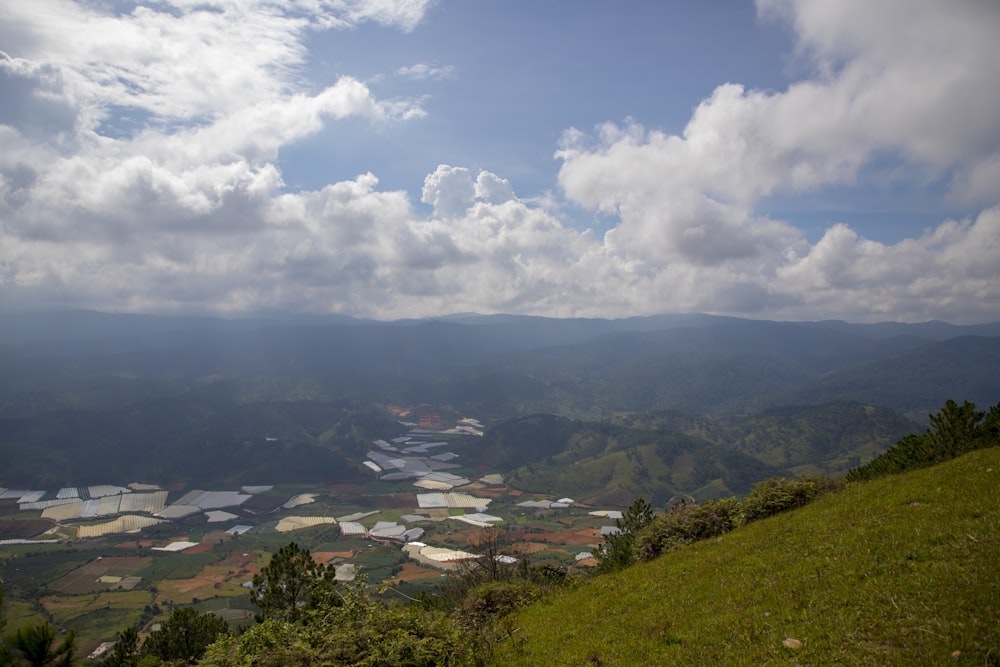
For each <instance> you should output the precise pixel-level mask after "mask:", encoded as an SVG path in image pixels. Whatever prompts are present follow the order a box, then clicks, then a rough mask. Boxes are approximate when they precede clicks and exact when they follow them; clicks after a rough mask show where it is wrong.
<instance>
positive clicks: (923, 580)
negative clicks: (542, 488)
mask: <svg viewBox="0 0 1000 667" xmlns="http://www.w3.org/2000/svg"><path fill="white" fill-rule="evenodd" d="M998 475H1000V448H997V447H993V448H990V449H985V450H980V451H977V452H973V453H971V454H967V455H965V456H962V457H960V458H958V459H956V460H954V461H950V462H948V463H944V464H940V465H938V466H935V467H932V468H927V469H923V470H918V471H913V472H910V473H906V474H902V475H896V476H892V477H890V478H885V479H881V480H878V481H875V482H867V483H859V484H854V485H851V486H849V487H848V488H847V489H846V490H844V491H842V492H840V493H836V494H831V495H828V496H825V497H823V498H821V499H819V500H817V501H816V502H814V503H813V504H811V505H809V506H807V507H804V508H801V509H799V510H795V511H793V512H788V513H784V514H781V515H778V516H774V517H771V518H769V519H766V520H763V521H760V522H756V523H753V524H750V525H748V526H745V527H743V528H740V529H737V530H735V531H733V532H731V533H728V534H726V535H725V536H724V537H722V538H719V539H718V540H708V541H705V542H700V543H697V544H693V545H690V546H688V547H685V548H682V549H680V550H678V551H675V552H672V553H669V554H666V555H664V556H662V557H660V558H659V559H658V560H655V561H652V562H649V563H645V564H640V565H636V566H633V567H630V568H627V569H626V570H624V571H621V572H619V573H615V574H611V575H607V576H602V577H598V578H596V579H593V580H591V581H589V582H587V583H585V584H584V585H581V586H578V587H576V588H575V589H573V590H571V591H569V592H567V593H565V594H562V595H559V596H557V597H555V598H552V599H548V600H546V601H544V602H543V603H541V604H536V605H532V606H530V607H528V608H526V609H525V610H524V611H523V612H521V613H520V614H519V615H518V616H517V617H515V618H514V619H513V620H512V621H511V622H510V623H509V624H508V625H509V628H510V636H509V637H508V638H507V640H505V641H504V642H503V643H502V644H501V647H500V651H499V653H498V654H497V655H496V656H494V659H493V664H497V665H608V666H611V665H708V664H712V665H761V664H801V665H827V664H850V665H913V664H945V663H948V664H960V665H962V664H968V665H984V664H985V665H990V664H996V663H997V656H998V655H1000V622H998V621H1000V578H998V577H997V569H996V562H997V559H998V557H1000V483H998Z"/></svg>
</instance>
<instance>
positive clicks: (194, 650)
mask: <svg viewBox="0 0 1000 667" xmlns="http://www.w3.org/2000/svg"><path fill="white" fill-rule="evenodd" d="M228 632H229V624H228V623H226V621H224V620H223V619H221V618H219V617H218V616H213V615H211V614H200V613H198V611H197V610H195V609H193V608H191V607H182V608H180V609H174V610H173V612H171V613H170V617H169V618H168V619H167V620H166V621H165V622H164V623H163V625H162V626H160V629H159V630H156V631H155V632H153V633H152V634H150V635H149V637H147V638H146V641H144V642H143V644H142V653H143V655H151V656H154V657H156V658H158V659H159V660H161V661H164V662H180V663H184V664H189V665H192V664H195V662H197V660H198V659H199V658H201V657H202V656H203V655H204V654H205V649H206V648H208V646H209V645H210V644H212V642H214V641H215V640H216V639H217V638H218V637H219V635H224V634H227V633H228ZM123 638H124V633H123ZM123 664H129V663H127V662H126V663H123Z"/></svg>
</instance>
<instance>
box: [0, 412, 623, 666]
mask: <svg viewBox="0 0 1000 667" xmlns="http://www.w3.org/2000/svg"><path fill="white" fill-rule="evenodd" d="M470 437H471V438H475V437H476V436H468V435H463V436H458V437H456V436H455V435H454V434H445V435H442V434H440V433H438V432H433V431H428V430H426V429H425V430H423V431H421V432H418V433H417V434H416V435H411V436H409V439H408V440H407V439H405V438H400V439H398V440H399V442H396V443H395V444H390V443H388V442H386V441H384V440H380V441H376V443H374V446H373V448H372V450H373V452H374V453H381V454H382V456H381V457H379V460H380V461H381V462H382V463H383V464H385V467H383V466H382V465H379V466H378V467H379V468H380V470H379V473H381V474H379V473H376V472H375V471H374V469H372V467H371V466H369V469H371V470H372V474H371V478H370V479H369V480H367V481H366V482H363V483H349V484H344V483H337V484H330V485H315V484H313V485H295V484H284V485H277V486H275V485H264V484H262V485H257V486H254V487H243V488H242V489H240V490H238V491H237V490H232V489H230V490H224V489H223V490H205V489H186V488H171V489H170V490H169V492H168V491H167V490H166V489H162V490H161V489H155V490H153V489H150V488H149V485H142V486H141V490H133V491H131V492H129V491H122V492H121V493H117V494H114V495H110V496H101V497H99V498H98V499H97V502H94V499H87V500H84V499H74V500H72V503H76V504H75V505H74V504H71V503H65V504H61V505H58V506H54V507H51V508H45V509H36V510H30V511H24V512H17V513H12V512H11V513H8V514H7V515H6V516H5V517H4V518H3V523H2V524H0V529H3V530H4V531H5V535H4V537H5V538H6V537H17V538H22V539H21V540H18V541H28V538H36V539H38V540H41V539H42V538H51V537H52V536H55V540H56V541H52V542H50V541H48V540H46V541H44V542H43V541H34V542H30V541H29V543H27V544H25V543H14V542H13V540H11V541H10V543H7V544H4V545H3V546H0V559H2V562H0V574H2V576H3V581H4V582H5V590H6V592H7V600H8V605H7V606H8V610H7V612H8V617H9V619H10V626H11V627H12V628H17V627H19V626H21V625H24V624H27V623H33V622H37V621H38V620H39V619H40V618H45V619H48V620H50V621H51V622H53V623H54V624H56V625H57V627H60V628H73V629H75V630H76V631H77V632H78V634H79V636H80V639H81V648H82V649H84V650H85V651H88V652H89V651H90V650H92V649H94V648H95V647H96V646H98V645H99V644H100V643H101V642H102V641H107V640H111V639H113V638H114V637H115V634H116V632H118V631H119V630H121V629H122V628H124V627H127V626H130V625H135V626H140V627H142V628H144V629H148V628H149V627H150V626H151V625H152V624H153V623H156V622H158V621H162V620H164V619H165V618H166V616H167V615H168V614H169V613H170V610H171V609H173V608H175V607H178V606H188V605H191V606H195V607H196V608H198V609H200V610H202V611H212V612H214V613H217V614H219V615H221V616H222V617H223V618H225V619H227V620H228V621H230V622H231V623H233V624H237V625H239V624H244V623H248V622H251V619H252V615H253V605H252V604H251V603H250V601H249V596H248V590H247V587H246V586H247V584H248V582H249V581H250V580H251V579H252V578H253V575H254V574H256V573H257V572H259V571H260V569H261V567H263V566H264V565H265V564H266V563H267V562H268V560H269V558H270V555H271V554H272V553H274V552H275V551H277V549H278V548H280V547H281V546H283V545H285V544H287V543H288V542H289V541H293V540H294V541H296V542H298V543H299V544H300V545H301V546H303V547H305V548H308V549H310V550H311V551H312V552H313V554H314V557H315V558H316V559H317V560H319V561H321V562H326V563H330V564H332V565H335V566H341V567H338V575H340V574H341V573H344V576H345V577H347V576H349V575H348V573H350V576H353V573H354V571H355V569H357V570H359V571H361V572H364V573H365V574H366V575H367V576H368V579H369V581H373V582H377V581H384V582H386V583H388V584H390V588H389V593H388V595H397V594H400V595H406V596H409V597H413V596H415V595H417V594H418V593H419V592H420V591H422V590H429V587H431V588H432V587H435V586H437V585H438V584H439V583H440V582H441V581H442V578H443V577H447V576H448V572H449V571H450V570H452V569H453V568H454V564H453V562H451V561H449V560H448V556H447V554H449V553H461V552H464V551H467V550H468V549H469V548H470V546H469V543H470V537H472V536H473V535H474V534H476V533H477V532H478V531H479V530H480V527H481V526H482V525H486V524H485V523H483V521H482V519H484V518H485V519H488V520H493V519H495V520H498V521H500V522H502V523H504V524H505V525H508V526H510V527H511V528H512V529H513V530H514V532H515V534H516V535H517V540H518V544H517V547H516V548H517V551H518V552H519V553H522V554H524V555H528V554H530V555H531V557H532V559H533V560H545V561H548V562H551V563H553V564H558V565H561V566H565V567H580V565H577V558H576V555H577V554H580V553H583V552H588V551H590V550H591V548H592V547H593V545H596V544H597V543H599V542H600V528H601V526H602V525H607V524H608V523H609V522H610V523H613V520H610V521H609V519H608V518H606V517H600V516H593V515H591V514H590V512H591V511H592V510H593V509H595V508H590V507H585V506H582V505H580V504H578V503H569V504H567V503H555V504H556V505H557V507H555V508H552V507H551V505H552V504H553V503H554V501H555V500H556V499H555V498H543V497H540V496H537V495H526V494H523V493H522V492H520V491H517V490H513V489H509V488H508V487H506V486H505V485H504V484H503V479H502V478H501V477H500V476H499V475H497V474H496V472H495V470H485V471H484V470H480V469H477V468H476V467H471V466H466V467H463V465H462V464H461V454H462V453H463V452H464V448H466V447H469V442H470ZM435 439H436V440H438V442H440V443H441V444H440V445H438V446H431V447H427V446H426V445H427V443H430V442H432V440H435ZM442 439H443V440H442ZM407 445H408V446H409V448H410V449H413V450H415V451H409V452H407V451H404V450H405V449H406V446H407ZM444 449H447V450H449V453H450V454H452V456H442V455H441V454H442V453H443V450H444ZM432 457H437V458H438V459H446V460H447V462H445V461H441V460H434V458H432ZM369 460H371V459H369ZM444 468H446V469H447V470H448V472H447V474H443V470H442V469H444ZM380 478H381V479H380ZM105 486H106V487H108V488H109V489H111V488H113V489H126V487H113V485H105ZM415 487H416V488H415ZM428 487H429V488H428ZM435 489H437V490H435ZM93 490H94V491H95V492H97V493H100V492H103V491H107V489H102V488H95V489H93ZM62 491H63V492H65V493H68V492H66V490H65V489H63V490H62ZM33 493H35V495H38V494H37V492H33ZM65 493H64V495H65ZM83 495H89V493H86V492H85V493H84V494H83ZM111 499H113V500H111ZM564 500H566V499H564ZM526 501H534V503H528V505H527V506H525V505H523V504H522V503H525V502H526ZM34 502H39V501H34ZM81 503H82V504H81ZM86 503H91V504H90V505H89V506H88V507H90V508H92V509H91V510H87V511H84V512H83V514H87V515H88V516H87V517H83V516H81V510H82V509H83V508H84V505H85V504H86ZM99 504H100V505H101V510H100V511H101V512H105V509H104V508H106V507H110V506H112V505H115V506H116V507H118V508H119V510H120V508H122V507H125V508H127V511H128V513H127V514H118V515H116V516H108V515H107V514H100V515H99V514H97V507H98V505H99ZM52 510H55V511H52ZM144 510H145V513H143V512H144ZM149 510H152V511H149ZM487 510H488V512H489V514H484V513H483V512H484V511H487ZM45 512H48V513H49V516H50V517H52V516H53V515H54V516H55V517H59V519H58V520H57V519H55V518H42V515H43V514H44V513H45ZM96 516H100V517H101V518H100V519H95V518H94V517H96ZM413 536H417V537H418V538H419V541H420V542H419V543H420V544H426V545H429V546H428V548H429V549H431V550H433V551H434V553H435V554H438V556H435V558H438V560H435V559H434V558H423V557H419V556H416V557H414V558H411V557H409V556H408V555H407V552H406V551H405V550H404V548H403V547H404V545H405V543H406V539H407V538H408V537H413ZM174 549H175V550H174ZM440 554H444V556H440ZM583 562H584V564H586V561H583ZM348 565H350V566H353V567H348V568H346V569H345V568H344V567H343V566H348Z"/></svg>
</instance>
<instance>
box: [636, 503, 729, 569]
mask: <svg viewBox="0 0 1000 667" xmlns="http://www.w3.org/2000/svg"><path fill="white" fill-rule="evenodd" d="M739 523H740V503H739V502H738V501H737V500H736V499H735V498H724V499H721V500H708V501H706V502H703V503H697V504H687V503H684V504H680V505H677V506H675V507H674V508H673V509H671V510H670V511H669V512H668V513H667V514H665V515H663V516H659V517H656V518H655V519H653V520H652V521H651V522H650V523H649V525H648V526H647V527H646V528H645V529H644V530H642V531H641V532H640V533H639V534H638V535H637V536H636V539H635V541H634V548H633V551H634V557H638V558H641V559H643V560H650V559H652V558H655V557H657V556H659V555H660V554H663V553H666V552H668V551H673V550H674V549H676V548H678V547H680V546H683V545H685V544H690V543H692V542H697V541H699V540H706V539H709V538H711V537H718V536H719V535H722V534H723V533H728V532H729V531H730V530H732V529H733V528H735V527H736V526H738V525H739Z"/></svg>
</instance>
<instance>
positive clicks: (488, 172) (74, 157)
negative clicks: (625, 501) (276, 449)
mask: <svg viewBox="0 0 1000 667" xmlns="http://www.w3.org/2000/svg"><path fill="white" fill-rule="evenodd" d="M996 34H1000V6H998V5H996V4H995V3H992V2H982V1H979V0H961V1H956V2H953V3H947V4H945V3H937V2H931V1H930V0H926V1H925V0H919V1H917V0H886V1H885V2H881V3H877V4H875V5H873V4H872V3H868V2H863V1H862V0H808V1H807V0H759V1H758V2H757V3H753V2H736V1H728V0H727V1H721V0H720V1H719V2H710V3H707V2H694V1H684V2H682V1H671V2H666V1H665V2H621V3H609V2H599V1H592V0H533V1H529V0H508V1H505V2H485V1H479V0H462V1H460V0H437V1H434V0H315V1H314V0H284V1H282V2H277V1H275V0H198V1H195V0H157V1H156V2H128V1H124V0H117V1H116V2H100V1H96V0H91V1H80V2H74V1H72V0H35V1H33V2H31V3H24V2H19V1H17V0H0V51H2V54H0V307H7V308H26V307H27V308H50V307H81V308H97V309H102V310H110V311H124V312H129V311H141V312H164V313H174V312H176V313H215V314H220V315H227V316H238V315H244V314H252V313H258V312H310V313H326V312H338V313H345V314H349V315H355V316H360V317H375V318H380V319H395V318H401V317H414V316H434V315H443V314H447V313H451V312H467V311H478V312H508V313H526V314H536V315H548V316H557V317H566V316H600V317H622V316H629V315H638V314H651V313H662V312H689V311H701V312H711V313H720V314H730V315H738V316H746V317H757V318H774V319H827V318H842V319H847V320H854V321H880V320H904V321H922V320H927V319H944V320H949V321H954V322H979V321H987V320H996V319H1000V187H998V186H1000V123H997V122H996V120H995V119H996V118H998V117H1000V91H998V87H997V86H996V85H995V84H996V76H995V72H997V71H1000V46H998V45H997V43H996V42H997V40H996V39H995V35H996Z"/></svg>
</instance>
